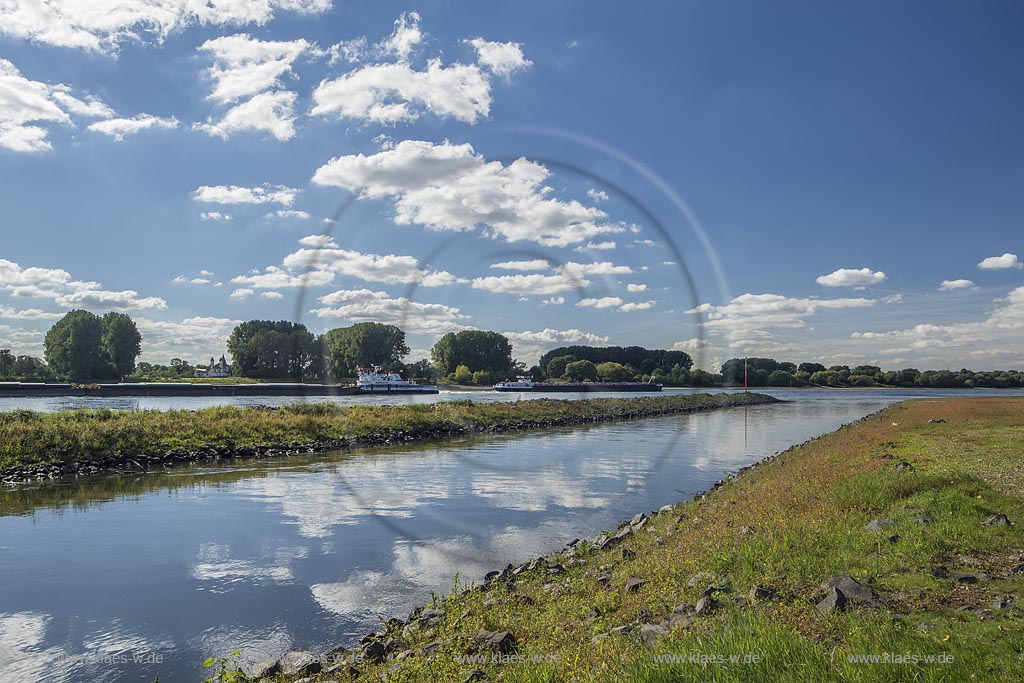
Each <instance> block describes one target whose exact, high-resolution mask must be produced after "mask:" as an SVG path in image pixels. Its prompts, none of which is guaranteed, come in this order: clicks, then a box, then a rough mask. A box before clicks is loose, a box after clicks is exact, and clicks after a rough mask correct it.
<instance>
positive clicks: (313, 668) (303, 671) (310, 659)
mask: <svg viewBox="0 0 1024 683" xmlns="http://www.w3.org/2000/svg"><path fill="white" fill-rule="evenodd" d="M321 668H322V666H321V664H320V658H319V657H318V656H316V655H315V654H313V653H312V652H306V651H305V650H292V651H291V652H289V653H288V654H286V655H285V656H284V657H281V673H282V674H284V675H285V676H310V675H312V674H318V673H320V669H321Z"/></svg>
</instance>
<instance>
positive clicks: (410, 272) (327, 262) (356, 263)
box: [283, 235, 467, 287]
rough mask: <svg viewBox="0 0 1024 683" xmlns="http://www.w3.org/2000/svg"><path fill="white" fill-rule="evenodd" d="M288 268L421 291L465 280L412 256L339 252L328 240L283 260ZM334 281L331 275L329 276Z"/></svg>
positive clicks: (319, 237)
mask: <svg viewBox="0 0 1024 683" xmlns="http://www.w3.org/2000/svg"><path fill="white" fill-rule="evenodd" d="M310 237H312V238H313V241H321V238H322V237H324V236H322V235H311V236H310ZM283 264H284V266H285V267H287V268H312V269H314V270H315V271H325V272H328V274H333V273H341V274H342V275H349V276H351V277H355V278H359V279H360V280H365V281H366V282H384V283H387V284H420V285H422V286H424V287H441V286H444V285H450V284H455V283H464V282H467V280H464V279H462V278H458V277H456V276H454V275H452V274H451V273H449V272H448V271H444V270H434V269H432V268H421V267H420V263H419V261H418V260H417V259H416V258H414V257H412V256H401V255H397V254H364V253H362V252H358V251H352V250H349V249H341V248H339V247H338V245H337V244H336V243H335V242H333V241H332V240H330V239H329V238H328V240H327V241H326V242H324V246H322V247H314V248H304V249H299V250H297V251H295V252H293V253H291V254H288V255H287V256H285V257H284V261H283ZM332 277H333V275H332Z"/></svg>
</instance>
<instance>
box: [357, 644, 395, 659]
mask: <svg viewBox="0 0 1024 683" xmlns="http://www.w3.org/2000/svg"><path fill="white" fill-rule="evenodd" d="M359 652H360V657H359V659H360V661H363V660H366V661H370V662H382V661H384V658H385V657H387V655H388V651H387V648H385V647H384V643H382V642H380V641H379V640H375V641H373V642H370V643H367V644H366V645H364V646H363V647H362V649H361V650H360V651H359Z"/></svg>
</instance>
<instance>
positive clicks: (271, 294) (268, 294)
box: [260, 292, 284, 299]
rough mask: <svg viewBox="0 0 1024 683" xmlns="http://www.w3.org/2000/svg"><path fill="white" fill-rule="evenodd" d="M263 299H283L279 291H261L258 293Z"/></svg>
mask: <svg viewBox="0 0 1024 683" xmlns="http://www.w3.org/2000/svg"><path fill="white" fill-rule="evenodd" d="M260 296H262V297H263V298H264V299H283V298H284V294H282V293H281V292H263V293H262V294H260Z"/></svg>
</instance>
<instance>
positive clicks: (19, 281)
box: [0, 259, 71, 289]
mask: <svg viewBox="0 0 1024 683" xmlns="http://www.w3.org/2000/svg"><path fill="white" fill-rule="evenodd" d="M70 281H71V274H70V273H69V272H68V271H66V270H62V269H60V268H34V267H33V268H22V267H21V266H20V265H18V264H17V263H15V262H14V261H8V260H6V259H0V289H12V288H15V287H19V286H36V287H53V286H59V285H64V284H67V283H69V282H70Z"/></svg>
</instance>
